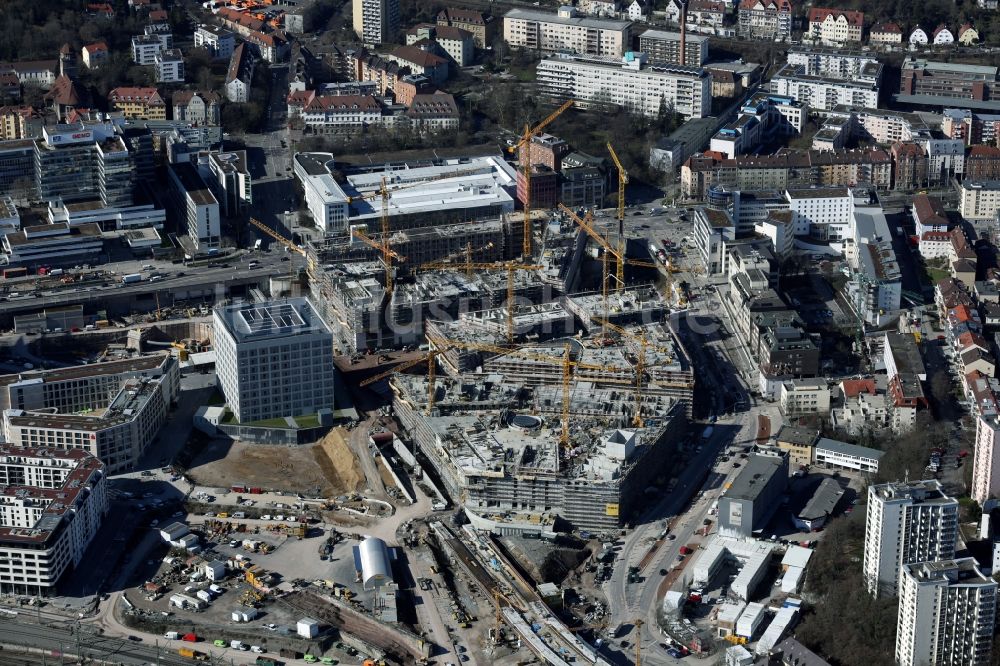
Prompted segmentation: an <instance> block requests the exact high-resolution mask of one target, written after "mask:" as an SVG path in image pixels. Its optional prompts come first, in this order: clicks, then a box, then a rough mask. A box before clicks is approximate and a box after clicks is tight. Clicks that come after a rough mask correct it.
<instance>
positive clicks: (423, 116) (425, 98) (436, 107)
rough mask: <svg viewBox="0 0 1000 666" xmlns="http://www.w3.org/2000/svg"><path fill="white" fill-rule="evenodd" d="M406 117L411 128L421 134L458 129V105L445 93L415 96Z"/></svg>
mask: <svg viewBox="0 0 1000 666" xmlns="http://www.w3.org/2000/svg"><path fill="white" fill-rule="evenodd" d="M405 115H406V118H407V120H409V126H410V127H411V128H412V129H414V130H415V131H417V132H419V133H424V132H446V131H453V130H457V129H458V121H459V113H458V104H456V102H455V98H454V97H453V96H451V95H449V94H448V93H445V92H436V93H434V94H433V95H423V94H419V95H414V96H413V99H412V100H410V104H409V107H408V108H407V109H406V114H405Z"/></svg>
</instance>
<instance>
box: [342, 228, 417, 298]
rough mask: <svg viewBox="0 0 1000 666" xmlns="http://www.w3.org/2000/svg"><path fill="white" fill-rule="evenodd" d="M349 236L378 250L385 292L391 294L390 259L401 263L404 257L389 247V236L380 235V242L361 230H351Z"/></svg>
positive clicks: (404, 259)
mask: <svg viewBox="0 0 1000 666" xmlns="http://www.w3.org/2000/svg"><path fill="white" fill-rule="evenodd" d="M351 236H353V237H354V238H357V239H358V240H359V241H361V242H362V243H364V244H365V245H367V246H368V247H370V248H372V249H375V250H378V251H379V252H381V253H382V264H383V266H384V267H385V291H386V293H387V294H390V295H391V294H392V284H393V277H392V259H393V257H395V259H396V261H398V262H400V263H402V262H404V261H406V257H405V256H403V255H401V254H399V253H398V252H396V251H395V250H393V249H392V247H390V246H389V236H388V234H382V240H381V241H377V240H375V239H374V238H372V237H371V236H369V235H368V234H366V233H365V232H363V231H361V229H357V228H354V229H351Z"/></svg>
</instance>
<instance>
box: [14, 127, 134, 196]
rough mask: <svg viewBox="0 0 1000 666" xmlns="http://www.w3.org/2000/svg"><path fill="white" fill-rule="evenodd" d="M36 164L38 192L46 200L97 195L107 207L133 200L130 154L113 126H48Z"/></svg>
mask: <svg viewBox="0 0 1000 666" xmlns="http://www.w3.org/2000/svg"><path fill="white" fill-rule="evenodd" d="M33 167H34V168H33V169H32V171H33V176H34V181H35V186H36V191H37V193H38V196H39V198H41V199H42V200H44V201H57V200H61V201H63V202H77V201H83V200H94V199H98V200H100V202H101V205H103V206H105V207H108V206H121V205H129V204H131V203H132V189H133V187H134V186H135V181H134V179H133V173H132V162H131V160H130V153H129V151H128V148H127V147H126V146H125V144H124V142H123V141H122V139H121V138H120V137H119V136H118V135H117V134H116V132H115V128H114V126H113V125H110V124H107V123H95V124H91V125H84V124H82V123H77V124H73V125H53V126H46V127H44V128H43V129H42V137H41V138H40V139H36V140H35V141H34V165H33ZM29 173H30V172H29Z"/></svg>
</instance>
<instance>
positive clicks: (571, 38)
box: [503, 7, 632, 57]
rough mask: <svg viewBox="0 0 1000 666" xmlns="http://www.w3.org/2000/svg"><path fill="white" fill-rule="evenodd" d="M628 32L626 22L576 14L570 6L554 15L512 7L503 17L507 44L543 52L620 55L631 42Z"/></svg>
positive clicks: (629, 28)
mask: <svg viewBox="0 0 1000 666" xmlns="http://www.w3.org/2000/svg"><path fill="white" fill-rule="evenodd" d="M631 31H632V23H631V22H630V21H615V20H610V19H597V18H590V17H588V16H577V14H576V10H575V9H574V8H573V7H560V8H559V11H558V12H557V13H555V14H552V13H550V12H543V11H538V10H534V9H521V8H516V9H511V10H510V11H508V12H507V13H506V14H504V17H503V38H504V39H505V40H506V41H507V43H508V44H510V45H511V46H513V47H523V48H526V49H531V50H533V51H543V52H546V53H555V52H569V53H580V54H584V55H596V56H613V57H621V56H622V55H624V54H625V51H627V50H628V49H629V46H630V44H631V42H632V32H631Z"/></svg>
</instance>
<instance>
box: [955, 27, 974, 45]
mask: <svg viewBox="0 0 1000 666" xmlns="http://www.w3.org/2000/svg"><path fill="white" fill-rule="evenodd" d="M958 43H959V44H961V45H962V46H975V45H976V44H978V43H979V31H978V30H976V29H975V28H973V27H972V26H971V25H969V24H965V25H963V26H962V27H961V28H959V30H958Z"/></svg>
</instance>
